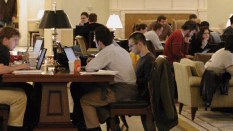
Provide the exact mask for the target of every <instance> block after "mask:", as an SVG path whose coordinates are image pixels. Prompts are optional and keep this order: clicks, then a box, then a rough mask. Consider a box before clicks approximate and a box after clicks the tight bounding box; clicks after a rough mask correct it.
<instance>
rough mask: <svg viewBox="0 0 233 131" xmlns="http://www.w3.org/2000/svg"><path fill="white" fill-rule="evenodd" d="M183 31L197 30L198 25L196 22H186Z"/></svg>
mask: <svg viewBox="0 0 233 131" xmlns="http://www.w3.org/2000/svg"><path fill="white" fill-rule="evenodd" d="M181 28H182V29H183V30H197V24H196V22H194V21H191V20H189V21H186V22H185V23H184V24H183V25H182V27H181Z"/></svg>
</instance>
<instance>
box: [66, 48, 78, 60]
mask: <svg viewBox="0 0 233 131" xmlns="http://www.w3.org/2000/svg"><path fill="white" fill-rule="evenodd" d="M64 51H65V53H66V57H67V59H68V60H69V61H75V60H76V59H77V58H76V56H75V53H74V50H73V48H71V47H67V48H64Z"/></svg>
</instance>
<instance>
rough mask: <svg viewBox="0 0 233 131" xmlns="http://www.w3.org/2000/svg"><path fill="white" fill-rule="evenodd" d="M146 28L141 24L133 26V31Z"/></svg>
mask: <svg viewBox="0 0 233 131" xmlns="http://www.w3.org/2000/svg"><path fill="white" fill-rule="evenodd" d="M146 27H147V25H146V24H143V23H142V24H138V25H136V26H135V30H136V31H140V30H145V29H146Z"/></svg>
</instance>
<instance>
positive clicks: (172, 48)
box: [163, 21, 197, 65]
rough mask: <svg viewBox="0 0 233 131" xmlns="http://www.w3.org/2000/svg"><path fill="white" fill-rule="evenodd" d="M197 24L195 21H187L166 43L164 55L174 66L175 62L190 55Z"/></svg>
mask: <svg viewBox="0 0 233 131" xmlns="http://www.w3.org/2000/svg"><path fill="white" fill-rule="evenodd" d="M196 29H197V24H196V23H195V22H193V21H186V22H185V23H184V25H183V26H182V27H181V29H178V30H176V31H175V32H173V33H172V34H171V35H170V36H169V38H168V40H167V41H166V44H165V48H164V52H163V53H164V55H166V56H167V59H168V61H169V62H170V64H171V65H172V63H173V62H174V61H180V59H181V58H184V57H186V55H188V48H189V40H190V38H191V36H192V34H193V33H194V32H195V31H196Z"/></svg>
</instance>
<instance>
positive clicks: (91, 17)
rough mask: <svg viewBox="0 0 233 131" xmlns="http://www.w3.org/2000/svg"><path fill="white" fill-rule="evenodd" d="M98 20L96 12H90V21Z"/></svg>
mask: <svg viewBox="0 0 233 131" xmlns="http://www.w3.org/2000/svg"><path fill="white" fill-rule="evenodd" d="M96 21H97V15H96V14H95V13H91V14H89V22H96Z"/></svg>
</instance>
